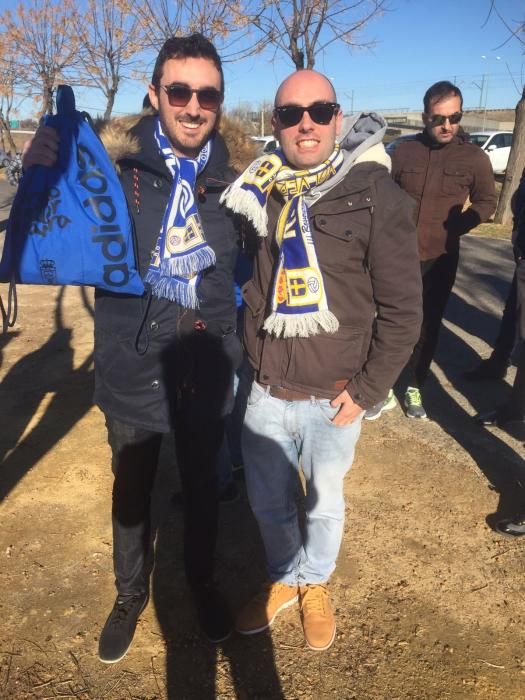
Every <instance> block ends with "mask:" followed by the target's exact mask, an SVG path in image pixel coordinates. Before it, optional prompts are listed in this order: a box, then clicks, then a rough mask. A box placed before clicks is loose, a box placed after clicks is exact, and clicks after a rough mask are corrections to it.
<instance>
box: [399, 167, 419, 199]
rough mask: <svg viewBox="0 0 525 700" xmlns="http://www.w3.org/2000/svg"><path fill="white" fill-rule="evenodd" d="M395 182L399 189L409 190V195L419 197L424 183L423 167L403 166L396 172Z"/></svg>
mask: <svg viewBox="0 0 525 700" xmlns="http://www.w3.org/2000/svg"><path fill="white" fill-rule="evenodd" d="M396 182H397V183H398V185H399V186H400V187H401V189H403V190H405V192H409V193H410V196H411V197H416V198H417V197H420V196H421V195H422V193H423V186H424V184H425V170H424V168H414V167H410V166H409V167H405V168H403V170H402V171H401V172H400V173H398V175H397V177H396Z"/></svg>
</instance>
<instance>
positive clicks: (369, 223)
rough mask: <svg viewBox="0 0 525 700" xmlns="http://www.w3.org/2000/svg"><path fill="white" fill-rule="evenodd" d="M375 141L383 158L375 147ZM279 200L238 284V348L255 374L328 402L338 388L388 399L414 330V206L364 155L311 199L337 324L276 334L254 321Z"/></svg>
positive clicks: (417, 304) (370, 400)
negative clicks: (249, 272) (241, 345)
mask: <svg viewBox="0 0 525 700" xmlns="http://www.w3.org/2000/svg"><path fill="white" fill-rule="evenodd" d="M374 148H375V150H376V153H377V152H378V150H379V152H382V153H383V157H384V156H385V154H384V149H383V146H382V144H378V145H377V146H375V147H374ZM371 150H372V149H371ZM278 197H279V195H275V196H272V198H271V200H270V202H269V204H268V224H269V225H268V231H269V232H270V235H268V237H267V238H262V239H261V238H259V239H258V244H259V245H258V251H257V255H256V259H255V265H254V274H253V279H252V280H251V281H250V282H248V283H247V284H246V285H245V286H244V288H243V296H244V300H245V302H246V305H247V308H246V313H245V348H246V351H247V353H248V357H249V360H250V363H251V364H252V366H253V367H254V369H255V371H256V375H255V376H256V379H257V381H259V382H260V383H263V384H269V385H276V386H282V387H285V388H288V389H294V390H295V391H300V392H303V393H306V394H311V395H314V396H318V397H324V398H329V399H333V398H334V397H335V396H337V394H339V393H340V392H341V391H342V390H343V389H344V388H346V389H347V390H348V392H349V393H350V395H351V397H352V399H353V400H354V401H355V402H356V403H358V404H359V405H360V406H361V407H362V408H365V409H366V408H370V407H371V406H373V405H374V404H376V403H377V402H379V401H381V400H382V399H384V398H385V397H386V395H387V393H388V390H389V389H390V387H391V386H392V385H393V383H394V382H395V380H396V379H397V377H398V375H399V372H400V371H401V369H402V368H403V366H404V365H405V363H406V361H407V359H408V357H409V356H410V353H411V352H412V348H413V347H414V344H415V342H416V340H417V338H418V337H419V329H420V323H421V275H420V270H419V262H418V257H417V246H416V236H415V230H414V224H413V222H412V206H411V205H412V203H411V202H410V200H409V198H408V197H407V196H406V195H405V194H404V193H403V192H402V191H401V190H400V189H399V187H398V186H397V185H396V184H395V183H393V182H392V180H391V178H390V176H389V173H388V170H387V168H386V167H384V165H380V164H378V163H377V162H373V161H372V162H363V163H359V164H356V165H354V167H353V168H352V169H351V170H350V171H349V173H348V174H347V175H346V177H345V178H344V180H343V181H342V182H340V183H339V184H338V185H336V186H335V187H334V189H333V190H331V191H330V192H328V193H327V194H325V196H324V197H322V198H321V199H320V200H319V201H318V202H316V203H315V204H313V205H312V206H311V208H310V221H311V227H312V233H313V238H314V243H315V249H316V254H317V258H318V262H319V265H320V268H321V270H322V273H323V278H324V283H325V288H326V296H327V300H328V306H329V308H330V310H331V311H332V312H333V313H334V314H335V315H336V317H337V318H338V320H339V324H340V326H339V330H338V332H337V333H332V334H331V333H325V332H321V333H320V334H319V335H316V336H313V337H309V338H275V337H273V336H270V335H268V334H266V333H265V332H264V331H262V330H261V328H262V325H263V322H264V319H265V318H266V317H267V316H268V313H269V309H268V298H269V296H270V292H269V290H271V288H272V278H273V275H272V271H273V268H274V265H275V261H276V256H277V254H278V251H277V246H276V244H275V241H274V236H273V234H274V231H275V225H276V221H277V217H278V215H279V212H280V210H281V207H282V201H279V200H278ZM376 311H377V316H376Z"/></svg>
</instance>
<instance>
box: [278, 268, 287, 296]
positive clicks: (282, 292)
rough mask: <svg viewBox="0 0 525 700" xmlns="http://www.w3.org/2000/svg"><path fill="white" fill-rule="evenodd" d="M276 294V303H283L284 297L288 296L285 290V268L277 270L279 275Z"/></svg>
mask: <svg viewBox="0 0 525 700" xmlns="http://www.w3.org/2000/svg"><path fill="white" fill-rule="evenodd" d="M276 296H277V303H278V304H284V303H285V301H286V299H287V298H288V295H287V292H286V271H285V270H281V271H280V272H279V277H278V278H277V290H276Z"/></svg>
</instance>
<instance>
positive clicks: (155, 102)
mask: <svg viewBox="0 0 525 700" xmlns="http://www.w3.org/2000/svg"><path fill="white" fill-rule="evenodd" d="M148 95H149V101H150V102H151V106H152V107H153V109H156V110H157V112H158V111H159V95H158V93H157V88H156V87H155V86H154V85H151V83H150V84H149V85H148Z"/></svg>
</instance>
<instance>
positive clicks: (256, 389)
mask: <svg viewBox="0 0 525 700" xmlns="http://www.w3.org/2000/svg"><path fill="white" fill-rule="evenodd" d="M264 398H266V389H263V387H262V386H261V385H260V384H257V382H256V381H253V382H252V389H251V391H250V394H249V396H248V401H247V402H246V406H247V407H248V408H255V407H256V406H258V405H259V404H260V403H262V401H263V399H264Z"/></svg>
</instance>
